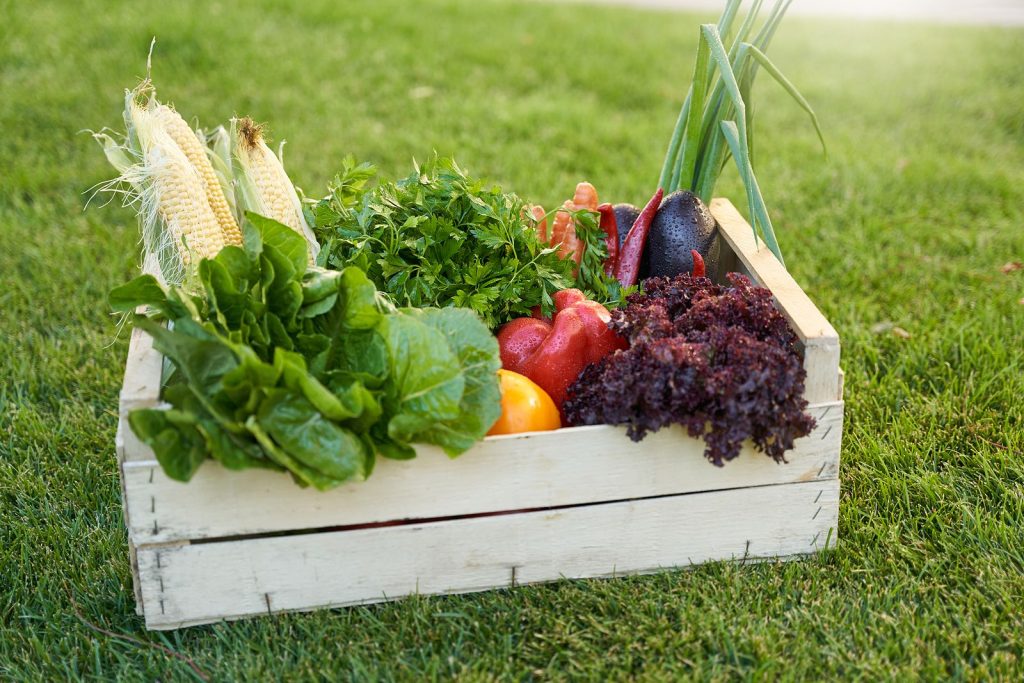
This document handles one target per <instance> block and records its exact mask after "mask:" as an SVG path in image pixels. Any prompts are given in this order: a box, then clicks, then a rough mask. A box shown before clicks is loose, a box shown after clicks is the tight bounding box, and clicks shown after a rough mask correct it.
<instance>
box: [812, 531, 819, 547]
mask: <svg viewBox="0 0 1024 683" xmlns="http://www.w3.org/2000/svg"><path fill="white" fill-rule="evenodd" d="M818 536H821V532H820V531H819V532H818V533H816V534H814V538H812V539H811V545H814V544H815V543H817V541H818Z"/></svg>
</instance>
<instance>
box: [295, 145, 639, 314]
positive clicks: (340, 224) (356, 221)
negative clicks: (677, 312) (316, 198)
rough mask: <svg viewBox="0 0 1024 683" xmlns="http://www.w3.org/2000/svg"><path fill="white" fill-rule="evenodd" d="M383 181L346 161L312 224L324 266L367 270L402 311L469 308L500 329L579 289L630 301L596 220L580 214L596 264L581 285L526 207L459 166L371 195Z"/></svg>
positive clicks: (420, 170) (586, 269)
mask: <svg viewBox="0 0 1024 683" xmlns="http://www.w3.org/2000/svg"><path fill="white" fill-rule="evenodd" d="M374 173H375V172H374V170H373V168H372V167H371V166H369V165H367V164H361V165H356V163H355V162H354V161H353V160H352V159H351V158H349V159H346V160H345V163H344V167H343V168H342V171H341V173H340V174H339V175H338V176H337V178H336V179H335V181H334V183H333V184H332V186H331V187H330V194H329V195H328V196H327V197H326V198H325V199H323V200H321V201H320V202H319V203H318V204H316V205H315V206H314V207H312V210H311V218H312V223H313V225H314V230H315V232H316V235H317V238H318V239H319V241H320V243H321V245H322V250H321V256H320V263H321V265H325V266H327V267H329V268H338V269H340V268H344V267H346V266H353V265H354V266H357V267H359V268H360V269H362V270H363V271H365V272H366V274H367V275H368V276H369V278H370V280H371V281H372V282H373V283H374V284H375V285H376V286H377V288H378V289H380V290H381V291H384V292H387V293H388V295H390V297H391V298H392V299H393V300H394V302H395V303H396V304H398V305H399V306H413V307H424V306H437V307H445V306H457V307H461V308H469V309H472V310H473V311H475V312H476V313H477V314H479V316H480V317H481V318H482V319H483V321H484V322H485V323H486V324H487V325H488V326H490V327H491V328H495V327H497V326H499V325H501V324H502V323H504V322H506V321H508V320H511V319H512V318H516V317H521V316H528V315H530V309H531V308H533V307H534V306H538V305H539V306H541V308H542V310H543V311H544V312H547V313H549V312H550V311H551V310H552V308H553V302H552V299H551V295H552V294H553V293H554V292H556V291H558V290H561V289H566V288H569V287H579V288H580V289H582V290H583V291H584V293H585V294H586V295H587V296H588V297H590V298H593V299H595V300H597V301H601V302H609V301H612V300H617V299H618V298H620V293H619V289H618V283H617V282H615V281H614V280H613V279H611V278H609V277H607V276H606V275H605V274H604V272H603V270H602V265H601V264H602V262H603V260H604V255H605V253H606V252H605V251H604V243H603V234H602V233H601V232H600V230H599V229H598V228H597V227H596V214H593V213H592V212H587V211H580V212H577V214H578V215H577V216H576V218H577V225H579V226H581V229H580V230H579V235H580V237H581V238H582V239H585V240H586V242H587V253H588V258H585V259H584V262H583V264H582V266H581V267H580V269H579V274H578V276H574V275H573V272H574V270H575V269H576V265H575V264H574V263H573V262H572V261H571V260H569V259H563V258H561V257H559V255H558V254H557V250H556V249H555V248H553V247H550V246H549V245H547V244H543V243H541V242H540V240H539V239H538V238H537V233H536V230H535V229H534V228H535V226H534V223H533V219H532V218H529V217H526V215H525V212H524V207H525V202H523V200H522V199H520V198H519V197H518V196H516V195H515V194H510V193H506V192H502V190H501V188H499V187H497V186H495V185H492V184H489V183H486V182H484V181H482V180H478V179H474V178H470V177H467V175H466V174H465V173H464V172H463V171H462V169H460V168H459V166H458V165H457V164H456V163H455V161H454V160H453V159H448V158H436V157H435V158H434V159H433V160H432V161H430V162H428V163H426V164H424V165H422V166H419V165H417V166H416V167H415V168H414V170H413V173H412V174H410V175H409V176H408V177H406V178H403V179H401V180H398V181H386V180H382V181H380V182H379V183H378V184H376V185H375V186H373V187H367V186H368V183H369V180H370V179H371V178H372V177H373V175H374Z"/></svg>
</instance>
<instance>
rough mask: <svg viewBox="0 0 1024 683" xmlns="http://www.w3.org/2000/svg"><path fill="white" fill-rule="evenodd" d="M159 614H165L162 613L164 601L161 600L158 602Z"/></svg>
mask: <svg viewBox="0 0 1024 683" xmlns="http://www.w3.org/2000/svg"><path fill="white" fill-rule="evenodd" d="M160 614H165V612H164V601H163V600H161V601H160Z"/></svg>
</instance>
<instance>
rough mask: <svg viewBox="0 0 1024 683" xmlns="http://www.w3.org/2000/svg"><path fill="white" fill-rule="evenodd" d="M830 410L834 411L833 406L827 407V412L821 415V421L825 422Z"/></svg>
mask: <svg viewBox="0 0 1024 683" xmlns="http://www.w3.org/2000/svg"><path fill="white" fill-rule="evenodd" d="M830 410H832V406H825V412H823V413H822V414H821V417H820V418H819V419H821V420H824V419H825V416H826V415H828V413H829V411H830Z"/></svg>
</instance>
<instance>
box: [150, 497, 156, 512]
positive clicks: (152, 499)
mask: <svg viewBox="0 0 1024 683" xmlns="http://www.w3.org/2000/svg"><path fill="white" fill-rule="evenodd" d="M149 511H150V512H151V513H153V514H156V496H150V497H149Z"/></svg>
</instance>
